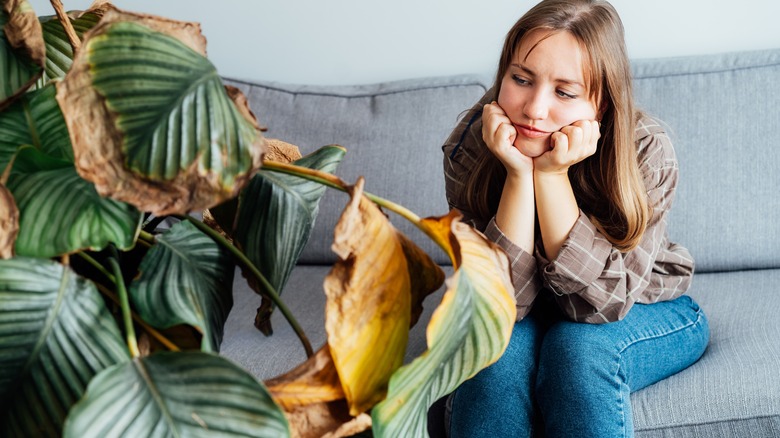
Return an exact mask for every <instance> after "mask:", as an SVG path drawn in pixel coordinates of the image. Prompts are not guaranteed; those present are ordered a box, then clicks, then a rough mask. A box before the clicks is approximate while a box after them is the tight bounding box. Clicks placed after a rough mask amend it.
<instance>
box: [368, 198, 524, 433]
mask: <svg viewBox="0 0 780 438" xmlns="http://www.w3.org/2000/svg"><path fill="white" fill-rule="evenodd" d="M457 214H458V213H456V212H451V213H450V214H449V215H448V216H445V217H442V218H428V219H424V220H423V222H424V223H425V224H426V225H427V226H428V227H429V228H431V229H432V230H435V231H436V232H438V233H439V234H440V235H441V236H442V237H443V239H442V240H444V241H447V242H453V243H452V247H451V248H449V251H448V252H450V253H451V254H453V255H454V258H453V266H454V267H455V273H454V274H453V276H452V277H450V278H449V279H448V280H447V283H446V284H447V291H446V293H445V294H444V297H443V298H442V302H441V304H440V305H439V307H438V308H437V309H436V310H435V311H434V314H433V316H432V317H431V321H430V323H429V324H428V329H427V332H426V336H427V340H428V350H427V351H426V352H425V353H423V354H422V355H421V356H420V357H418V358H417V359H415V360H414V361H413V362H412V363H410V364H409V365H406V366H404V367H401V368H400V369H399V370H398V371H397V372H396V373H395V374H394V375H393V377H392V378H391V379H390V387H389V390H388V395H387V398H386V399H385V400H384V401H383V402H382V403H380V404H378V405H377V406H376V407H374V409H373V410H372V419H373V429H374V435H375V436H377V437H400V436H427V412H428V408H429V407H430V406H431V404H433V402H434V401H436V400H437V399H438V398H440V397H442V396H444V395H446V394H449V393H450V392H452V391H453V390H455V388H457V387H458V385H460V384H461V383H462V382H464V381H465V380H467V379H469V378H471V377H472V376H474V375H475V374H476V373H477V372H479V371H480V370H482V369H484V368H485V367H487V366H488V365H490V364H492V363H493V362H495V361H496V360H498V358H499V357H501V355H502V354H503V352H504V349H506V346H507V344H508V343H509V337H510V335H511V333H512V327H513V325H514V322H515V317H516V309H515V301H514V295H513V293H512V292H513V287H512V282H511V279H510V274H509V272H510V270H509V261H508V259H507V257H506V255H505V254H504V252H503V251H502V250H501V249H500V248H498V247H497V246H495V245H493V244H492V243H490V242H488V241H487V240H485V238H484V237H483V236H482V235H481V234H479V233H477V232H476V231H474V230H473V229H472V228H471V227H469V226H467V225H466V224H463V223H461V222H459V221H458V220H456V216H455V215H457Z"/></svg>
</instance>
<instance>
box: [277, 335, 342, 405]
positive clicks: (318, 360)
mask: <svg viewBox="0 0 780 438" xmlns="http://www.w3.org/2000/svg"><path fill="white" fill-rule="evenodd" d="M265 385H266V387H268V390H269V391H270V392H271V395H272V396H273V398H274V400H276V402H277V403H278V404H279V405H280V406H282V407H283V408H284V409H285V410H288V411H289V410H292V409H295V408H297V407H300V406H307V405H311V404H315V403H322V402H330V401H336V400H342V399H344V390H343V389H342V388H341V382H340V381H339V375H338V373H337V372H336V367H335V365H334V364H333V358H332V357H331V355H330V348H329V347H328V344H325V345H324V346H323V347H322V348H320V350H319V351H317V353H315V354H314V356H312V357H310V358H309V359H308V360H307V361H306V362H304V363H302V364H300V365H298V366H297V367H296V368H295V369H293V370H292V371H290V372H288V373H287V374H284V375H282V376H279V377H274V378H273V379H270V380H267V381H265Z"/></svg>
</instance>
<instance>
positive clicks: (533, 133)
mask: <svg viewBox="0 0 780 438" xmlns="http://www.w3.org/2000/svg"><path fill="white" fill-rule="evenodd" d="M515 128H516V129H517V132H518V133H520V134H521V135H522V136H524V137H528V138H542V137H547V136H548V135H550V133H549V132H547V131H542V130H541V129H537V128H534V127H533V126H530V125H515Z"/></svg>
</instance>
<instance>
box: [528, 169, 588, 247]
mask: <svg viewBox="0 0 780 438" xmlns="http://www.w3.org/2000/svg"><path fill="white" fill-rule="evenodd" d="M534 188H535V194H536V213H537V215H538V216H539V231H540V233H541V236H542V245H543V246H544V252H545V255H546V256H547V258H548V259H549V260H554V259H555V258H556V257H557V256H558V252H560V250H561V246H563V242H565V241H566V239H567V238H568V236H569V232H571V229H572V228H573V227H574V224H575V223H576V222H577V218H578V217H579V215H580V209H579V206H578V205H577V200H576V199H575V197H574V191H573V190H572V188H571V182H570V181H569V176H568V174H567V173H565V172H563V173H545V172H534Z"/></svg>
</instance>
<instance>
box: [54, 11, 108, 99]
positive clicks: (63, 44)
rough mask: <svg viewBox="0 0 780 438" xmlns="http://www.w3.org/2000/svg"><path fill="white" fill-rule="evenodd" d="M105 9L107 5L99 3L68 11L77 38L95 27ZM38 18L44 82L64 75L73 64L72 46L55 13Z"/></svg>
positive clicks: (82, 36)
mask: <svg viewBox="0 0 780 438" xmlns="http://www.w3.org/2000/svg"><path fill="white" fill-rule="evenodd" d="M106 9H107V5H101V6H100V7H97V8H94V9H92V8H91V9H90V10H88V11H84V12H81V11H70V12H68V17H69V19H70V22H71V25H72V26H73V30H75V31H76V35H77V36H78V37H79V39H83V38H84V33H86V32H87V31H88V30H90V29H92V28H93V27H95V25H96V24H97V23H98V22H99V21H100V18H101V17H102V16H103V14H104V13H105V11H106ZM39 20H40V22H41V28H42V30H43V41H44V43H45V44H46V63H45V65H44V72H43V83H44V84H45V83H48V82H49V81H50V80H52V79H58V78H64V77H65V73H67V72H68V70H69V69H70V66H71V64H73V48H72V47H71V46H70V41H69V40H68V35H67V34H66V33H65V29H64V28H63V27H62V23H61V22H60V20H59V18H58V17H57V16H56V15H51V16H47V17H39Z"/></svg>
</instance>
